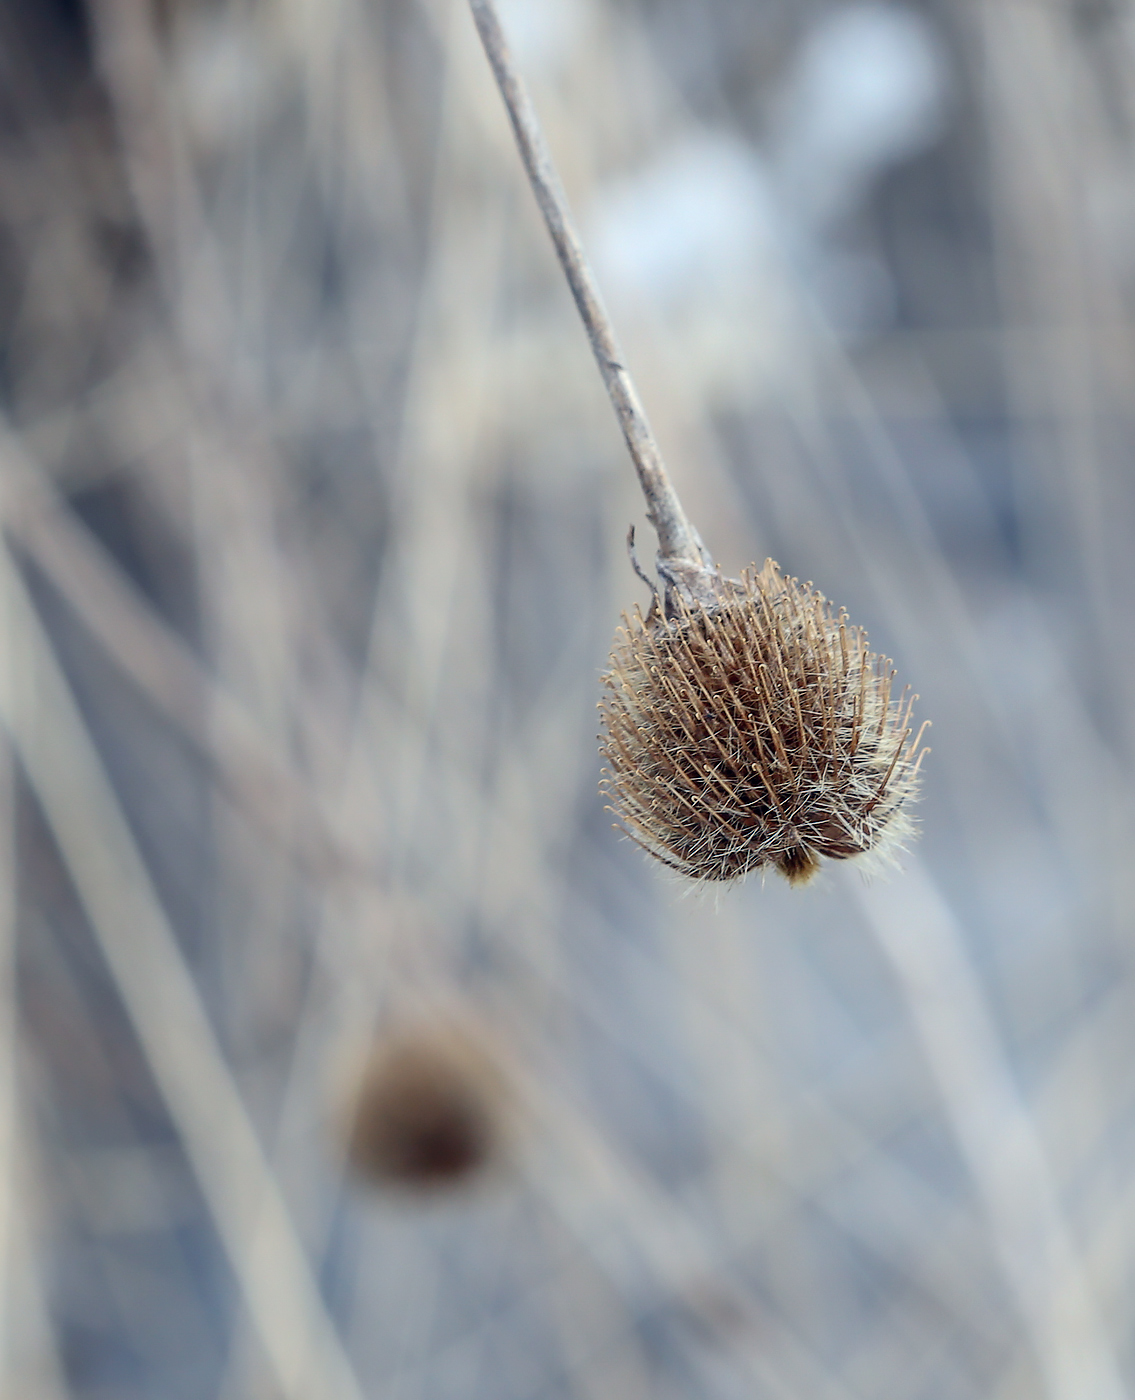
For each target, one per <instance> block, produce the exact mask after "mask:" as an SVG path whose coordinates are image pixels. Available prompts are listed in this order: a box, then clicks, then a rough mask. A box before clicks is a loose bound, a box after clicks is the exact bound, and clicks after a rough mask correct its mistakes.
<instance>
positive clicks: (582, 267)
mask: <svg viewBox="0 0 1135 1400" xmlns="http://www.w3.org/2000/svg"><path fill="white" fill-rule="evenodd" d="M469 4H470V8H471V9H472V11H473V19H474V21H475V22H476V25H477V29H478V32H479V33H480V35H481V42H482V44H483V45H484V46H485V53H486V54H487V56H488V59H489V63H490V65H491V66H492V70H493V73H494V75H495V76H496V80H497V85H498V86H499V88H500V90H501V96H502V97H503V98H504V105H505V107H506V108H507V109H508V115H509V119H510V121H511V122H512V129H513V132H514V133H515V135H516V144H517V146H518V147H519V148H520V158H521V160H522V161H523V162H524V169H525V170H526V171H527V173H528V180H529V183H530V184H531V186H532V191H533V193H534V194H535V196H536V202H537V204H539V206H540V212H541V213H542V214H543V216H544V222H545V223H546V224H547V226H548V232H549V233H550V234H551V235H552V242H553V244H554V245H555V249H556V253H557V254H558V256H559V259H560V265H561V266H562V267H563V270H564V273H565V275H566V277H567V280H568V286H569V287H570V288H571V291H572V296H573V297H574V298H575V304H576V306H577V307H578V308H579V314H580V315H581V316H582V317H583V324H584V325H585V326H586V327H587V334H588V337H589V338H590V340H591V348H592V350H593V351H594V352H595V359H596V361H597V363H598V365H599V373H600V374H601V375H602V376H603V383H604V384H605V385H606V386H607V393H608V394H609V395H610V398H611V403H612V404H613V405H614V409H615V413H616V415H617V417H618V419H619V424H620V426H621V427H622V430H623V436H624V437H625V438H626V440H627V447H628V448H629V449H630V454H631V459H632V461H633V462H634V465H635V471H636V472H637V473H638V479H639V485H640V486H641V487H642V492H643V495H644V496H645V497H646V513H647V516H648V517H649V519H650V523H651V524H652V525H653V526H654V528H655V530H656V531H657V533H658V547H659V553H660V555H661V557H662V558H663V559H668V560H681V561H685V562H688V563H690V564H692V565H695V566H699V567H708V568H712V566H713V561H712V559H711V558H710V555H709V552H708V550H707V549H706V547H705V545H703V544H702V542H701V538H700V537H699V535H698V532H697V530H695V529H694V527H693V525H692V524H691V522H690V520H689V518H688V516H687V515H686V512H685V511H684V510H683V509H682V503H681V501H680V500H679V499H678V493H677V492H676V491H675V490H674V487H673V485H672V484H671V481H670V477H669V475H668V474H667V471H666V467H665V465H664V464H663V461H662V454H661V452H660V451H659V450H658V444H657V442H655V440H654V434H653V433H652V432H651V430H650V424H649V423H648V422H647V418H646V412H645V410H644V409H643V406H642V404H641V402H640V401H639V397H638V394H637V393H636V392H635V387H634V384H633V382H632V380H631V377H630V375H629V374H628V372H627V369H626V366H625V364H624V363H623V353H622V350H621V349H620V348H619V343H618V340H617V339H616V338H615V332H614V328H613V327H612V325H611V319H610V317H609V316H608V315H607V311H606V308H605V307H604V305H603V299H602V297H601V296H600V294H599V287H598V285H597V283H596V281H595V274H594V273H593V272H592V271H591V267H590V265H589V264H588V261H587V257H586V255H585V253H584V251H583V245H582V244H581V243H580V241H579V234H578V233H577V232H576V228H575V223H574V221H573V219H572V216H571V211H570V209H569V208H568V202H567V198H566V196H565V195H564V192H563V188H562V186H561V185H560V181H559V177H558V175H557V174H556V168H555V166H554V165H553V163H552V157H551V154H550V152H549V151H548V147H547V143H546V142H545V140H544V135H543V132H542V131H541V130H540V123H539V121H538V120H537V118H536V113H535V111H534V110H533V108H532V103H531V102H530V100H529V98H528V93H527V92H526V91H525V88H524V85H523V83H522V82H521V81H520V77H519V75H518V74H517V71H516V66H515V64H514V63H513V61H512V54H511V53H510V51H509V47H508V44H507V43H506V41H505V37H504V34H503V33H502V32H501V26H500V20H499V19H498V17H497V12H496V4H495V0H469Z"/></svg>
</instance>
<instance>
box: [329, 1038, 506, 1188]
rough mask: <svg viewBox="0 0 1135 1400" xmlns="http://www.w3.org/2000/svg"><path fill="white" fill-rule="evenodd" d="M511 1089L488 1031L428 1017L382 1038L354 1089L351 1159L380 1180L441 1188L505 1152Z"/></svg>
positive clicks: (383, 1183) (475, 1173) (368, 1175)
mask: <svg viewBox="0 0 1135 1400" xmlns="http://www.w3.org/2000/svg"><path fill="white" fill-rule="evenodd" d="M507 1097H508V1095H507V1090H506V1087H505V1083H504V1078H503V1076H502V1073H501V1069H500V1065H499V1063H498V1060H497V1057H496V1056H495V1055H494V1053H493V1051H492V1049H491V1048H490V1046H489V1044H488V1042H487V1041H486V1039H485V1038H484V1037H483V1036H481V1035H479V1034H476V1033H474V1032H473V1031H472V1030H471V1029H470V1028H469V1027H467V1026H464V1025H450V1024H443V1025H437V1026H435V1025H429V1024H426V1025H422V1026H419V1027H415V1028H413V1029H410V1030H404V1031H402V1032H399V1033H397V1034H395V1035H392V1036H390V1037H388V1038H384V1039H382V1040H380V1041H379V1042H378V1043H377V1044H376V1046H375V1047H374V1048H373V1050H372V1051H371V1053H370V1055H369V1057H368V1059H367V1061H366V1064H365V1066H364V1067H363V1070H362V1072H361V1074H359V1075H358V1077H357V1082H356V1087H355V1089H354V1092H353V1094H352V1095H351V1102H350V1105H349V1109H348V1114H347V1125H346V1148H347V1160H348V1162H349V1163H350V1165H351V1166H352V1167H353V1169H354V1170H355V1172H356V1173H357V1175H358V1176H360V1177H361V1178H363V1179H364V1180H366V1181H369V1182H371V1183H373V1184H374V1185H377V1186H385V1187H402V1188H407V1189H410V1190H417V1191H420V1192H437V1191H441V1190H444V1189H446V1188H454V1187H457V1186H462V1185H465V1184H466V1183H467V1182H470V1181H472V1180H473V1178H475V1177H477V1176H480V1175H481V1174H482V1173H484V1172H485V1171H486V1169H487V1168H489V1167H490V1166H492V1165H493V1164H494V1163H496V1162H497V1161H498V1160H499V1158H500V1157H501V1156H502V1153H503V1150H504V1144H505V1137H506V1135H507V1133H506V1121H505V1120H506V1118H507V1116H508V1105H507V1102H506V1100H507Z"/></svg>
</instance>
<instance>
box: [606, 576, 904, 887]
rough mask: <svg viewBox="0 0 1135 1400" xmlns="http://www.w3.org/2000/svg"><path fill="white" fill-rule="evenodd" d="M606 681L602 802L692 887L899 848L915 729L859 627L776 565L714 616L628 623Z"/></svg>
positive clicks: (749, 579)
mask: <svg viewBox="0 0 1135 1400" xmlns="http://www.w3.org/2000/svg"><path fill="white" fill-rule="evenodd" d="M624 621H625V627H624V628H622V629H620V634H619V636H618V637H617V638H616V643H615V647H614V650H613V652H612V655H611V669H610V671H609V672H608V674H607V675H606V677H605V678H604V683H605V687H606V693H605V697H604V699H603V701H602V702H601V705H600V710H601V712H602V716H603V722H604V727H605V730H606V734H605V738H604V743H603V750H602V752H603V757H604V758H605V760H606V762H607V765H608V768H607V770H606V773H605V778H604V790H605V792H606V793H607V795H608V796H609V797H610V799H611V805H612V809H613V811H614V812H615V814H616V815H617V816H618V817H619V819H620V821H621V822H622V824H623V826H624V827H625V828H626V830H627V832H628V833H629V834H630V835H631V836H632V837H633V838H634V839H635V840H636V841H637V842H638V843H639V844H640V845H641V846H643V847H644V848H645V849H646V850H647V851H649V852H650V853H651V854H652V855H654V856H656V857H657V858H658V859H659V860H661V861H663V862H664V863H665V864H666V865H669V866H671V867H673V868H674V869H676V870H678V871H680V872H681V873H682V874H683V875H686V876H688V877H689V878H691V879H694V880H735V879H738V878H740V877H741V876H743V875H746V874H748V873H749V872H750V871H752V870H757V869H760V868H762V867H766V866H772V867H773V868H775V869H777V870H780V871H781V873H782V874H784V875H785V876H786V877H787V879H788V880H789V881H790V883H792V884H804V883H805V882H806V881H807V880H808V879H810V878H811V876H812V875H814V874H815V872H816V870H817V869H818V867H819V858H820V857H821V856H827V857H828V858H830V859H834V860H842V859H846V858H848V857H851V856H858V855H863V854H864V853H866V852H868V851H875V852H885V851H886V849H887V848H888V847H889V848H894V847H895V846H901V844H902V843H903V842H904V841H905V840H906V839H908V838H909V837H910V836H911V835H912V834H913V824H912V823H911V821H910V817H909V813H908V811H907V808H908V807H909V804H910V802H911V801H912V799H913V798H914V796H915V794H916V791H917V784H918V767H919V763H920V761H921V758H922V755H923V753H925V752H926V750H924V749H922V747H921V739H922V733H923V731H924V730H925V727H926V726H925V725H924V726H923V729H922V730H920V731H919V732H918V735H917V736H914V735H913V730H912V728H911V713H912V708H913V703H914V699H915V698H916V697H914V696H911V695H910V694H909V692H907V691H904V692H903V694H902V696H901V697H899V698H897V699H892V678H893V675H894V672H893V671H892V669H891V663H890V661H889V660H888V659H887V658H886V657H882V656H876V655H874V654H873V653H872V652H870V651H869V650H868V649H867V636H866V633H864V632H863V630H862V629H861V628H857V627H850V626H848V623H847V618H846V615H845V614H844V613H842V612H840V613H833V610H832V607H831V605H830V604H829V603H828V602H827V600H826V599H825V598H824V597H823V596H822V595H821V594H819V593H817V592H815V591H814V590H813V589H812V588H811V587H810V586H809V585H801V584H800V583H798V582H797V580H796V579H792V578H789V579H786V578H784V577H783V576H782V575H781V574H780V571H779V570H778V568H777V566H776V564H775V563H773V561H772V560H768V561H766V563H765V566H764V568H763V569H762V570H761V571H760V572H759V573H757V572H755V571H750V572H749V573H746V574H745V575H744V576H743V577H742V579H741V580H740V581H738V582H732V581H730V582H726V583H725V584H724V586H723V588H722V596H721V597H720V599H719V601H718V602H717V604H716V605H715V606H713V607H712V608H700V607H697V606H693V605H681V604H679V610H678V616H677V617H675V618H674V619H673V620H670V621H667V620H664V619H662V618H658V617H653V618H651V620H650V621H649V622H648V621H645V620H644V619H643V618H642V616H641V614H639V613H637V612H636V614H635V616H634V618H632V619H624Z"/></svg>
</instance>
